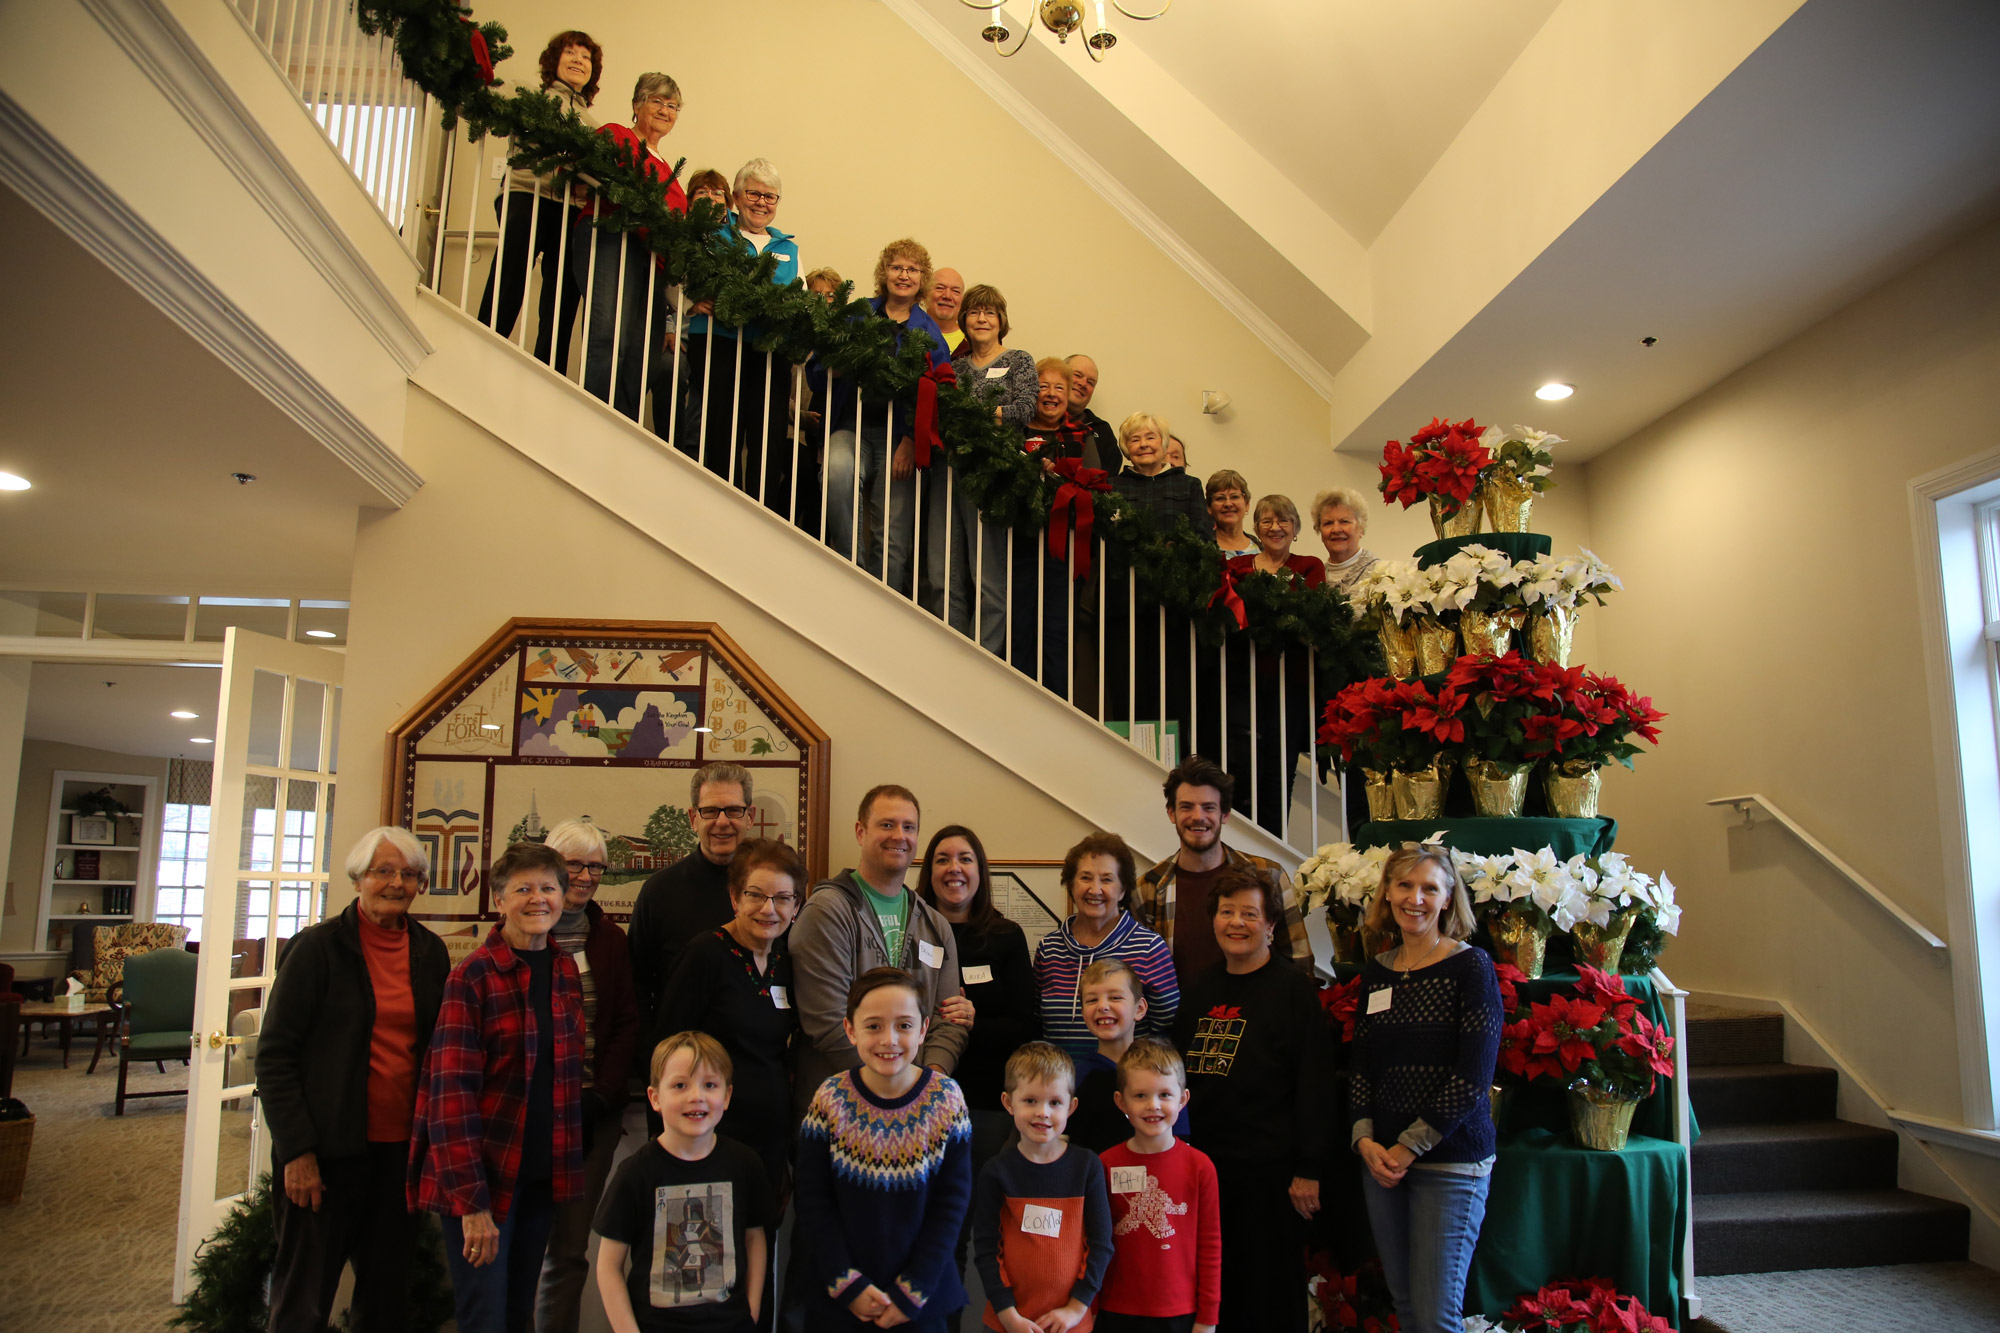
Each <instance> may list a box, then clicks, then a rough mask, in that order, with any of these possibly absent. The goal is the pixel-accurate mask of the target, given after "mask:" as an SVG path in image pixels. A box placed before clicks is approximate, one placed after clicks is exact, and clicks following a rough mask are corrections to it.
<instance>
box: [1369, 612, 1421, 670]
mask: <svg viewBox="0 0 2000 1333" xmlns="http://www.w3.org/2000/svg"><path fill="white" fill-rule="evenodd" d="M1375 636H1376V637H1377V638H1379V639H1380V640H1381V641H1382V656H1383V658H1384V659H1385V660H1386V661H1387V662H1388V664H1389V674H1390V675H1392V676H1394V677H1395V678H1396V679H1397V680H1415V679H1416V678H1417V618H1416V617H1414V616H1412V617H1411V618H1410V619H1409V620H1408V621H1399V620H1396V619H1393V618H1392V617H1390V616H1387V615H1385V616H1383V617H1382V623H1381V624H1380V625H1378V626H1377V627H1376V629H1375Z"/></svg>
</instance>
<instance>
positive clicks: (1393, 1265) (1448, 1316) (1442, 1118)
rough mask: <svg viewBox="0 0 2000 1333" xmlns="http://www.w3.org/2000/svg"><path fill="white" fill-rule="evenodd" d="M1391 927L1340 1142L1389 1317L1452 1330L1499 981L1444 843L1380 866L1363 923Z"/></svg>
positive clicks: (1371, 968)
mask: <svg viewBox="0 0 2000 1333" xmlns="http://www.w3.org/2000/svg"><path fill="white" fill-rule="evenodd" d="M1391 923H1393V924H1394V925H1395V926H1396V927H1397V929H1399V930H1400V931H1401V932H1402V936H1403V940H1402V945H1401V947H1399V948H1396V949H1391V950H1388V951H1387V952H1385V953H1381V954H1377V955H1376V956H1375V958H1374V959H1373V960H1372V961H1371V962H1370V963H1369V964H1368V968H1367V970H1366V971H1365V972H1363V973H1362V988H1363V990H1364V991H1365V992H1366V998H1365V1000H1364V1002H1363V1004H1362V1006H1361V1017H1360V1019H1359V1021H1358V1022H1357V1023H1356V1024H1355V1031H1354V1065H1353V1081H1352V1085H1351V1097H1352V1106H1353V1113H1354V1128H1353V1134H1352V1138H1353V1143H1354V1150H1355V1151H1356V1152H1358V1153H1360V1154H1361V1160H1362V1162H1363V1163H1365V1164H1366V1166H1367V1168H1368V1174H1367V1176H1366V1177H1365V1178H1364V1179H1363V1180H1362V1182H1361V1184H1362V1193H1363V1196H1364V1197H1365V1199H1366V1200H1367V1204H1368V1221H1369V1225H1370V1226H1371V1227H1372V1228H1373V1229H1374V1232H1375V1244H1376V1248H1377V1249H1378V1250H1380V1251H1381V1255H1382V1271H1383V1273H1384V1275H1385V1276H1386V1277H1387V1278H1388V1279H1389V1291H1390V1293H1391V1294H1392V1295H1393V1296H1394V1297H1395V1299H1396V1316H1397V1319H1398V1320H1399V1321H1400V1323H1401V1325H1402V1327H1403V1328H1404V1329H1406V1330H1409V1333H1443V1331H1444V1330H1446V1329H1450V1330H1453V1333H1456V1331H1457V1330H1458V1329H1459V1328H1460V1327H1461V1326H1462V1324H1463V1319H1462V1317H1461V1314H1460V1310H1459V1306H1460V1303H1461V1302H1462V1301H1463V1300H1464V1297H1465V1274H1466V1269H1467V1267H1468V1266H1469V1265H1470V1264H1471V1262H1472V1248H1473V1245H1474V1244H1475V1243H1476V1242H1477V1241H1478V1240H1479V1224H1480V1222H1481V1220H1482V1219H1484V1217H1485V1216H1486V1189H1487V1184H1488V1180H1489V1177H1490V1176H1491V1174H1492V1171H1493V1156H1494V1134H1493V1118H1492V1116H1491V1115H1490V1114H1489V1112H1488V1110H1487V1105H1488V1103H1487V1089H1488V1088H1490V1087H1491V1086H1492V1085H1493V1062H1494V1059H1495V1057H1496V1056H1497V1055H1498V1054H1499V1050H1500V1025H1501V1022H1502V1018H1503V1015H1502V1013H1501V1010H1500V988H1499V984H1498V983H1497V982H1496V981H1495V980H1494V976H1493V963H1492V960H1491V959H1489V958H1487V956H1486V955H1485V954H1484V953H1482V952H1481V951H1480V950H1478V949H1473V948H1469V947H1467V945H1466V944H1465V943H1464V941H1465V938H1466V937H1467V936H1468V935H1470V934H1471V933H1472V926H1473V920H1472V903H1471V900H1470V898H1469V897H1468V896H1467V894H1466V891H1465V881H1464V880H1463V879H1462V878H1460V877H1459V874H1458V870H1457V868H1456V867H1455V866H1453V865H1452V862H1451V853H1450V852H1449V851H1447V850H1446V849H1445V848H1443V847H1432V846H1407V847H1404V848H1403V849H1402V850H1400V851H1398V852H1396V853H1395V854H1394V855H1392V856H1390V858H1389V859H1388V861H1386V862H1385V863H1384V864H1383V866H1382V892H1381V893H1379V894H1377V895H1376V897H1375V901H1374V903H1373V905H1371V906H1370V908H1369V909H1368V922H1367V928H1369V929H1373V930H1381V929H1383V928H1384V927H1386V926H1388V925H1390V924H1391Z"/></svg>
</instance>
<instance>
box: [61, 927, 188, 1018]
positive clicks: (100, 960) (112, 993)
mask: <svg viewBox="0 0 2000 1333" xmlns="http://www.w3.org/2000/svg"><path fill="white" fill-rule="evenodd" d="M187 936H188V928H187V927H186V926H173V925H168V924H167V923H165V922H163V921H127V922H125V923H123V924H122V925H116V926H99V927H97V929H96V930H95V931H94V932H93V934H92V945H93V947H92V951H91V966H90V971H89V973H88V974H87V975H84V976H83V977H82V980H83V986H84V998H85V999H86V1000H87V1001H89V1002H90V1003H91V1004H117V1003H118V990H119V987H120V983H121V982H123V981H124V980H125V960H126V959H128V958H131V957H134V956H136V955H138V954H142V953H149V952H151V951H152V950H154V949H178V948H181V947H182V946H183V945H184V944H186V943H187Z"/></svg>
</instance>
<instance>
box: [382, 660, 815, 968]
mask: <svg viewBox="0 0 2000 1333" xmlns="http://www.w3.org/2000/svg"><path fill="white" fill-rule="evenodd" d="M829 747H830V742H829V740H828V738H827V735H826V733H825V732H824V731H822V730H820V728H819V727H818V726H816V725H815V724H814V723H813V721H812V720H811V719H810V718H808V717H807V716H806V715H805V714H804V713H803V712H802V711H801V710H800V709H799V707H798V706H797V705H796V704H794V703H793V702H792V701H791V699H790V698H789V697H788V696H786V694H785V693H784V692H783V691H782V690H780V689H779V688H778V687H777V685H776V684H775V683H774V682H772V681H771V680H770V678H769V677H767V676H765V675H764V673H763V672H762V671H760V670H759V669H758V668H757V666H756V664H755V663H753V662H751V661H750V660H749V658H747V657H746V656H745V655H744V654H743V652H742V650H741V649H739V648H738V647H737V646H736V644H735V642H734V641H733V640H731V639H730V638H729V636H728V635H727V634H725V633H724V632H723V631H722V630H721V629H719V628H718V627H716V626H715V625H712V624H706V623H662V622H657V621H583V620H510V621H509V622H507V624H506V625H504V626H503V627H501V629H500V630H499V632H498V633H496V634H495V635H494V636H493V637H492V638H491V639H489V640H487V642H486V643H485V644H484V645H483V646H482V647H480V649H479V650H478V651H477V652H475V653H473V654H472V656H471V657H469V658H467V659H466V661H465V663H464V664H463V665H462V666H460V667H459V669H458V670H457V671H455V672H453V673H452V674H451V676H450V677H449V678H448V679H446V680H445V681H444V682H443V683H442V684H440V685H439V686H438V688H437V689H435V690H433V691H432V692H431V694H430V695H429V697H427V698H426V699H424V701H423V702H422V703H420V704H418V705H417V706H416V707H415V708H414V709H412V710H411V711H410V713H409V714H408V715H407V716H406V717H404V719H403V720H402V722H401V723H399V724H398V725H397V727H396V729H395V730H394V731H393V732H391V733H390V736H389V765H390V773H389V782H388V783H387V785H386V789H385V790H386V795H385V805H386V807H387V808H386V809H384V811H383V822H384V823H388V824H396V825H400V826H401V827H403V828H407V829H409V830H410V831H411V832H412V833H414V834H416V836H417V840H418V841H419V842H421V843H422V844H423V845H424V848H425V850H426V851H428V852H429V853H430V857H431V884H430V887H429V889H428V890H427V891H426V892H425V893H424V894H423V895H422V896H421V897H419V898H418V899H417V901H416V903H415V904H414V907H413V910H414V912H415V914H416V915H417V916H418V918H419V919H422V920H425V921H431V922H435V923H437V927H436V928H437V929H439V930H440V932H441V933H442V934H444V935H445V936H446V943H447V944H448V945H450V946H451V947H452V954H453V957H454V960H456V958H458V957H459V956H461V955H462V954H463V953H467V952H470V951H471V950H472V949H474V948H476V947H477V946H478V942H479V940H480V938H482V937H483V936H484V933H485V932H484V930H483V929H482V928H478V927H476V926H473V924H472V923H473V922H475V921H479V920H491V919H493V912H492V902H491V897H492V886H491V885H490V884H488V883H487V882H486V881H487V878H488V876H487V873H486V868H487V867H488V866H489V865H491V864H492V861H493V858H494V857H495V856H497V855H498V854H499V852H500V850H501V849H502V848H503V847H505V846H506V845H507V843H509V842H511V841H518V840H527V841H533V842H539V841H540V840H541V839H542V838H543V837H545V836H546V835H547V833H548V830H549V829H551V828H553V827H554V826H556V825H557V824H560V823H562V822H563V821H565V820H569V819H588V820H589V821H590V822H591V823H593V824H595V825H597V827H598V828H599V829H600V830H601V831H602V832H603V834H604V843H605V848H606V856H605V861H606V864H607V865H608V866H609V869H607V870H606V871H605V874H604V879H603V881H602V883H601V884H600V886H599V888H598V891H597V902H598V903H599V905H601V906H602V907H603V908H604V910H605V911H606V912H608V913H610V914H611V916H612V918H613V919H615V920H618V921H624V920H626V919H627V918H628V917H629V916H630V915H631V911H632V904H633V901H634V899H635V898H636V897H637V895H638V892H639V888H640V886H641V885H642V884H644V883H645V881H646V878H647V877H648V876H649V875H651V874H652V873H653V872H654V871H656V870H659V869H662V868H664V867H665V866H667V865H670V864H672V863H673V862H674V861H676V860H679V859H680V858H681V857H682V856H685V855H686V854H687V853H688V852H690V851H692V850H693V849H694V845H695V844H694V830H693V828H692V826H691V825H690V824H689V823H688V805H689V801H688V784H689V782H690V780H691V779H692V777H693V775H694V773H695V771H696V770H697V769H699V768H701V767H702V766H703V765H705V764H709V763H715V762H718V761H722V762H728V763H734V764H741V765H742V766H743V767H744V768H745V769H747V770H749V772H750V776H751V782H752V788H753V790H752V801H751V804H752V812H751V815H750V829H749V833H750V836H752V837H765V838H777V839H779V840H780V841H783V842H786V843H789V844H791V845H792V846H793V847H795V848H797V849H798V851H799V854H800V855H801V856H802V857H803V858H804V859H805V862H806V868H807V872H808V874H809V875H810V876H811V877H812V878H815V879H816V878H818V877H820V876H822V875H824V874H825V873H826V828H827V809H826V801H827V763H828V758H829ZM454 922H463V923H464V924H463V925H462V926H459V927H456V928H454V926H453V923H454ZM461 936H462V937H463V938H461Z"/></svg>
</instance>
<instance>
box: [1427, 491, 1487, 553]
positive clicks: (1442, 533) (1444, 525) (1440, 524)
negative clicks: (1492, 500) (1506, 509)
mask: <svg viewBox="0 0 2000 1333" xmlns="http://www.w3.org/2000/svg"><path fill="white" fill-rule="evenodd" d="M1484 485H1485V483H1483V482H1482V483H1481V484H1480V485H1479V486H1475V487H1474V488H1473V490H1472V494H1471V495H1470V496H1468V497H1467V498H1466V501H1465V503H1464V504H1462V505H1460V506H1459V507H1458V510H1457V512H1456V513H1447V512H1446V506H1448V505H1450V503H1451V501H1450V500H1448V499H1446V498H1445V497H1444V496H1442V495H1433V496H1431V497H1430V502H1431V530H1432V531H1433V532H1435V533H1437V535H1438V540H1439V541H1443V540H1444V539H1445V538H1446V537H1470V536H1472V535H1473V534H1474V533H1476V532H1478V531H1479V519H1480V515H1481V512H1482V511H1483V510H1484V509H1485V508H1486V500H1485V498H1484V490H1483V488H1484Z"/></svg>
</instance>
